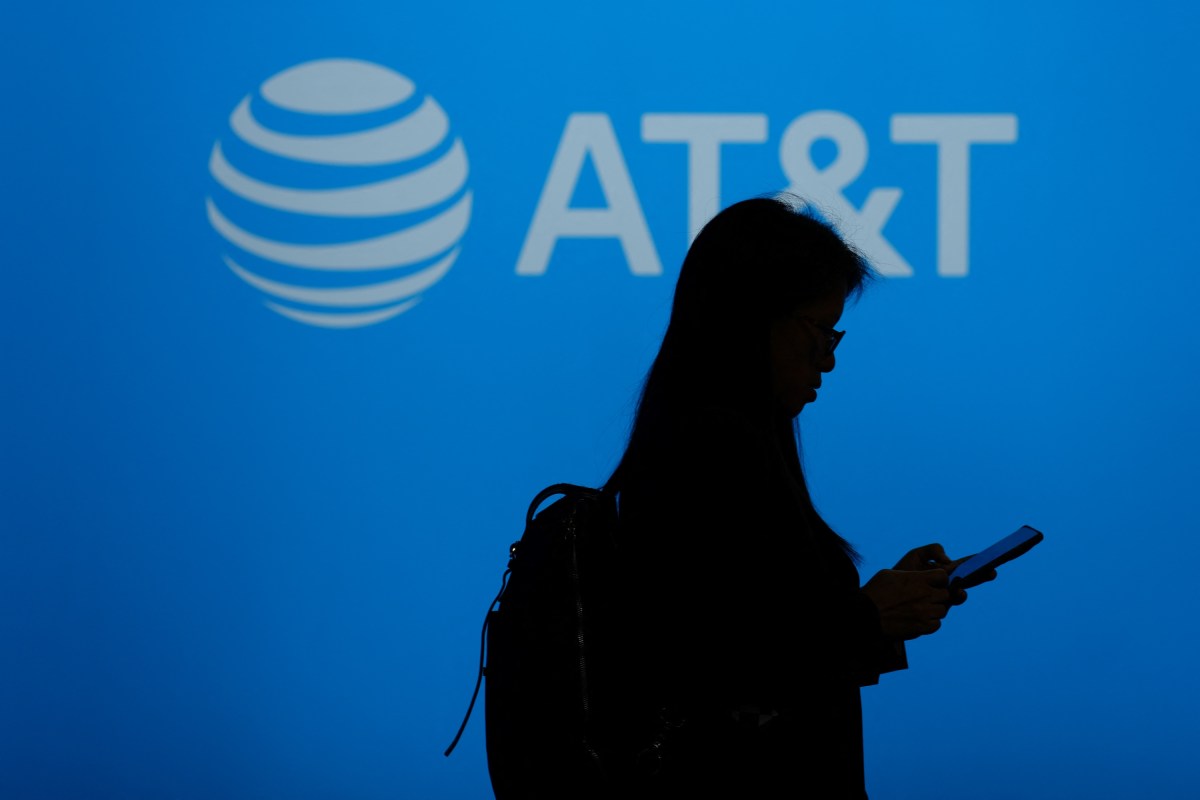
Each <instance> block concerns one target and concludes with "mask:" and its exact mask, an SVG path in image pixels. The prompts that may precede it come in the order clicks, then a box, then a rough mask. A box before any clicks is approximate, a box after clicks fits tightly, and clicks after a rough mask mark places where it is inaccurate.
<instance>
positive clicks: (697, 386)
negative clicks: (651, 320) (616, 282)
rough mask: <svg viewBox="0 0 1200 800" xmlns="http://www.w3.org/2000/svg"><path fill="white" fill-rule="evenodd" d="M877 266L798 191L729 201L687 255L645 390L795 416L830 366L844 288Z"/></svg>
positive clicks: (683, 403)
mask: <svg viewBox="0 0 1200 800" xmlns="http://www.w3.org/2000/svg"><path fill="white" fill-rule="evenodd" d="M872 274H873V273H872V272H871V269H870V267H869V266H868V265H867V263H866V261H865V260H864V259H863V257H862V256H861V255H860V254H859V253H858V252H857V251H856V250H855V249H854V248H853V247H851V246H850V245H848V244H846V243H845V242H844V241H843V240H842V238H841V237H840V236H839V235H838V234H837V232H836V231H834V230H833V228H831V227H830V226H829V225H827V224H826V223H824V222H822V221H821V220H819V219H817V218H815V217H813V216H811V215H810V214H808V213H806V212H805V211H804V210H803V208H802V206H801V205H800V203H799V200H798V199H797V198H792V197H786V196H785V197H781V198H756V199H752V200H745V201H743V202H740V203H737V204H735V205H732V206H730V207H729V208H727V209H725V210H724V211H722V212H721V213H719V214H717V216H715V217H714V218H713V219H712V220H711V221H710V222H709V223H708V224H707V225H706V226H705V227H704V229H703V230H702V231H701V232H700V234H699V235H698V236H697V237H696V240H695V241H694V242H693V243H692V246H691V248H690V249H689V250H688V254H687V257H686V258H685V259H684V262H683V268H682V269H681V271H680V275H679V282H678V284H677V286H676V289H675V302H674V306H673V308H672V311H671V320H670V324H669V325H668V328H667V334H666V336H665V337H664V340H663V346H662V349H661V350H660V352H659V356H658V358H657V359H656V361H655V364H654V367H653V368H652V370H651V374H650V376H649V378H648V379H647V386H646V393H647V395H649V394H650V393H651V391H652V388H653V391H654V393H655V394H657V393H659V392H660V391H661V393H662V394H663V395H664V397H662V398H661V399H662V400H664V401H666V402H667V403H668V404H669V405H672V406H675V410H676V411H681V410H684V409H685V408H686V407H687V406H695V405H696V404H698V403H699V404H703V403H708V404H720V405H733V406H736V407H739V408H741V409H742V410H744V411H748V412H752V413H755V414H757V413H760V412H761V413H772V414H774V413H778V412H780V411H782V412H784V413H785V414H786V415H787V416H788V417H789V418H790V417H792V416H795V414H797V413H799V411H800V408H801V407H802V406H803V404H804V403H806V402H809V401H810V400H811V399H813V397H815V395H812V390H813V389H814V388H815V387H816V386H818V385H819V384H820V380H821V374H822V373H823V372H827V371H829V370H830V369H832V368H833V358H832V350H831V349H830V344H831V342H832V343H833V344H834V345H836V341H834V340H835V339H836V338H838V337H836V336H835V335H834V333H833V332H832V328H833V326H834V325H835V324H836V322H837V319H838V318H839V317H840V316H841V310H842V306H843V304H844V302H845V300H846V298H847V297H851V296H855V295H857V294H858V293H859V292H860V291H861V290H862V288H863V285H864V284H865V283H866V282H867V281H868V280H870V278H871V276H872ZM655 373H660V375H659V376H657V377H659V378H661V379H660V380H656V375H655ZM651 384H661V385H659V386H654V387H652V386H651ZM649 399H650V398H649V397H644V398H643V404H645V402H646V401H647V400H649Z"/></svg>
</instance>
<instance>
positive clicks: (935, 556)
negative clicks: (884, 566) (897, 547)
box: [893, 543, 996, 606]
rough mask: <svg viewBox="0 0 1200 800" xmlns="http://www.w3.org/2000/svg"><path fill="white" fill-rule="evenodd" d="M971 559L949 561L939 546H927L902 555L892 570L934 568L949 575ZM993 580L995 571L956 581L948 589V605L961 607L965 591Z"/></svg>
mask: <svg viewBox="0 0 1200 800" xmlns="http://www.w3.org/2000/svg"><path fill="white" fill-rule="evenodd" d="M972 557H973V556H965V557H963V558H955V559H951V558H950V557H949V556H947V555H946V551H945V550H943V549H942V546H941V545H940V544H936V543H935V544H927V545H925V546H923V547H917V548H915V549H913V550H909V551H908V552H907V553H905V554H904V557H903V558H901V559H900V560H899V561H897V562H896V566H895V567H893V569H900V570H923V569H933V568H935V567H936V568H939V569H944V570H945V571H946V574H947V575H949V574H951V573H952V572H954V570H955V568H957V567H958V565H959V564H961V563H963V562H964V561H966V560H967V559H969V558H972ZM995 579H996V570H994V569H989V570H987V571H986V572H976V573H975V574H974V575H972V576H971V577H970V578H969V579H967V580H960V581H956V582H955V584H954V587H953V588H952V589H950V605H952V606H957V605H962V604H963V603H965V602H966V600H967V592H966V590H967V589H970V588H971V587H972V586H978V585H979V584H981V583H987V582H988V581H993V580H995Z"/></svg>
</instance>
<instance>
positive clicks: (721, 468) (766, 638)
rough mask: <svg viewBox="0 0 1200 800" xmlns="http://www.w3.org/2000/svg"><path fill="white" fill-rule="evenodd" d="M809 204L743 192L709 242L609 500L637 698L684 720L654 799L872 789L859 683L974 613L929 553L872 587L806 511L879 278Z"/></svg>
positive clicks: (703, 243)
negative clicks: (845, 364) (838, 384)
mask: <svg viewBox="0 0 1200 800" xmlns="http://www.w3.org/2000/svg"><path fill="white" fill-rule="evenodd" d="M797 205H798V204H797V203H794V202H793V199H792V198H778V199H753V200H747V201H744V202H741V203H738V204H736V205H734V206H731V207H730V208H727V209H725V210H724V211H722V212H721V213H720V214H718V215H717V216H716V217H715V218H714V219H713V220H712V221H711V222H709V223H708V225H707V226H705V228H704V229H703V230H702V231H701V233H700V234H699V236H697V238H696V240H695V242H694V243H693V244H692V246H691V248H690V250H689V251H688V254H687V257H686V259H685V261H684V263H683V267H682V270H681V272H680V276H679V282H678V285H677V287H676V291H675V300H674V306H673V308H672V311H671V318H670V323H669V326H668V328H667V331H666V334H665V336H664V339H663V342H662V347H661V349H660V351H659V353H658V356H657V357H656V359H655V360H654V363H653V365H652V367H651V369H650V372H649V375H648V376H647V379H646V382H645V386H644V389H643V392H642V396H641V400H640V403H639V405H638V409H637V414H636V417H635V420H634V424H633V429H632V433H631V436H630V440H629V444H628V447H627V449H626V451H625V454H624V456H623V458H622V460H621V462H620V464H619V466H618V467H617V469H616V471H615V472H614V473H613V475H612V477H611V479H610V481H609V483H608V485H607V487H606V488H608V489H610V490H616V491H617V492H618V493H619V495H618V496H619V508H620V525H621V539H622V542H623V547H624V552H625V553H626V557H627V558H628V559H629V564H628V566H629V567H630V568H631V569H632V570H633V578H632V580H631V584H630V589H629V591H630V593H631V596H632V597H633V598H635V603H636V605H637V606H638V607H639V608H640V614H639V619H640V624H638V625H636V626H633V627H631V629H630V634H629V635H630V637H631V638H632V639H633V640H634V642H635V644H636V651H637V652H638V654H639V658H638V664H639V670H640V674H639V676H638V683H639V686H640V689H639V691H641V692H644V697H643V700H644V702H646V703H650V704H652V705H654V706H656V707H660V708H662V709H663V711H664V713H665V715H666V718H668V719H669V720H671V721H672V724H671V725H670V726H668V727H669V731H668V732H669V736H666V737H664V738H663V741H662V742H661V746H660V747H656V748H655V750H656V752H655V753H654V756H655V759H656V764H655V765H654V768H653V769H652V770H649V771H650V772H652V773H653V774H652V775H651V776H650V777H648V778H645V781H644V783H643V784H642V790H643V791H644V793H645V796H647V797H681V798H682V797H689V798H692V797H702V796H703V797H771V796H787V797H800V796H804V797H809V796H812V797H821V798H841V797H855V798H861V797H865V795H866V793H865V788H864V779H863V756H862V714H861V706H860V699H859V687H860V686H863V685H868V684H873V683H876V682H877V681H878V678H879V675H880V674H881V673H884V672H888V671H891V670H894V669H901V668H904V667H905V666H906V661H905V652H904V641H905V640H909V639H913V638H915V637H917V636H921V635H923V634H928V633H932V632H934V631H936V630H937V629H938V627H939V626H940V620H941V619H942V618H943V617H944V616H945V615H946V612H947V609H948V607H949V605H951V604H953V603H956V602H962V600H963V599H965V593H963V592H962V591H961V590H959V589H957V588H956V589H955V590H954V594H953V596H951V594H950V591H949V590H948V588H947V584H946V579H947V571H948V570H949V569H951V568H953V566H954V565H956V564H957V563H959V562H958V561H952V560H951V559H949V558H948V557H947V556H946V554H945V553H944V552H943V550H942V547H941V546H940V545H936V544H933V545H926V546H925V547H921V548H917V549H915V550H913V551H911V552H909V553H908V554H907V555H905V556H904V558H903V559H901V561H900V563H898V564H897V565H896V568H895V569H893V570H884V571H882V572H880V573H879V574H877V575H875V576H874V577H873V578H871V580H870V581H869V582H868V583H867V584H866V585H865V586H862V587H861V588H860V585H859V575H858V571H857V568H856V563H857V562H858V561H859V560H860V559H859V556H858V554H857V553H856V552H855V550H854V548H853V547H852V546H851V545H850V544H849V543H848V542H847V541H846V540H844V539H843V538H841V537H840V536H839V535H838V534H836V533H835V532H834V531H833V530H832V529H831V528H830V527H829V525H827V524H826V523H825V521H824V520H822V518H821V516H820V515H819V514H818V513H817V511H816V510H815V508H814V507H813V502H812V500H811V498H810V496H809V492H808V488H807V485H806V482H805V478H804V470H803V468H802V466H801V459H800V455H799V447H798V443H797V437H798V429H797V428H796V427H795V418H796V416H797V415H798V414H799V413H800V411H801V410H802V409H803V407H804V406H805V405H806V404H807V403H810V402H812V401H814V400H815V399H816V391H817V389H818V388H819V387H820V385H821V381H822V378H823V376H824V375H825V374H827V373H829V372H831V371H832V370H833V368H834V365H835V353H834V350H835V348H836V347H837V345H838V343H839V342H840V341H841V337H842V335H843V334H842V332H840V331H837V330H834V327H835V326H836V324H837V322H838V319H839V318H840V316H841V314H842V310H843V306H844V303H845V301H846V300H847V299H848V298H855V297H857V296H858V294H859V293H860V292H861V291H862V289H863V287H864V285H865V284H866V283H868V282H869V281H870V280H871V279H872V278H873V272H872V271H871V268H870V266H869V265H868V264H867V263H866V262H865V260H864V259H863V258H862V256H861V255H859V254H858V253H857V252H856V251H855V250H854V249H853V248H852V247H851V246H849V245H848V244H846V243H845V242H844V241H843V240H842V239H841V237H840V236H839V235H838V234H837V233H836V232H835V231H834V230H833V229H832V228H831V227H830V226H828V225H827V224H825V223H824V222H822V221H821V220H819V219H817V218H815V217H813V216H810V215H809V214H808V213H806V212H805V211H803V210H800V209H799V208H798V207H797ZM862 496H863V497H864V499H866V498H867V497H868V490H867V489H866V488H865V487H864V488H863V489H862ZM993 575H994V573H993ZM989 577H990V576H984V578H985V579H987V578H989ZM977 582H979V581H976V583H977Z"/></svg>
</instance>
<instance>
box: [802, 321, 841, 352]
mask: <svg viewBox="0 0 1200 800" xmlns="http://www.w3.org/2000/svg"><path fill="white" fill-rule="evenodd" d="M796 319H799V320H803V321H805V322H807V323H808V324H809V325H812V326H813V327H814V328H816V329H817V331H818V332H819V333H820V334H821V336H823V337H824V338H825V352H824V353H823V354H822V356H821V357H822V358H829V357H830V356H831V355H833V351H834V350H837V346H838V342H840V341H842V337H843V336H845V335H846V332H845V331H835V330H834V329H833V328H831V327H829V326H828V325H822V324H821V323H819V322H817V321H816V320H815V319H813V318H812V317H801V316H797V317H796Z"/></svg>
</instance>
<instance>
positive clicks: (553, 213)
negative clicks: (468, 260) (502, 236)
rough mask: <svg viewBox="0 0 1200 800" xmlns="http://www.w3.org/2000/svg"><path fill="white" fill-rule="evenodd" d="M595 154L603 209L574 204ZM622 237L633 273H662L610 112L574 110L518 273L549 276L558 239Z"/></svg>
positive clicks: (593, 162) (594, 163)
mask: <svg viewBox="0 0 1200 800" xmlns="http://www.w3.org/2000/svg"><path fill="white" fill-rule="evenodd" d="M589 156H590V157H591V159H592V165H593V166H594V167H595V169H596V176H597V177H598V178H599V180H600V188H601V191H603V193H604V201H605V203H606V206H605V207H604V208H571V198H572V197H573V196H574V194H575V186H576V184H577V183H578V182H579V175H580V173H581V172H582V170H583V165H584V159H586V158H587V157H589ZM565 237H577V238H598V239H603V238H617V239H619V240H620V242H621V248H622V249H623V250H624V252H625V259H626V261H627V262H628V264H629V271H630V272H632V273H633V274H634V275H661V274H662V264H661V262H660V261H659V259H658V253H657V252H656V251H655V249H654V241H653V240H652V239H651V238H650V229H649V227H647V225H646V217H645V215H644V214H643V213H642V206H641V204H640V203H639V202H638V198H637V193H636V192H635V191H634V189H633V181H632V180H631V179H630V177H629V169H628V167H626V165H625V158H624V156H622V155H621V148H620V146H619V145H618V144H617V136H616V133H615V132H614V131H613V127H612V122H611V120H609V118H608V115H607V114H572V115H571V116H570V117H568V118H567V126H566V128H565V129H564V130H563V135H562V139H561V140H560V141H559V143H558V150H557V152H555V154H554V161H553V162H552V163H551V165H550V174H549V175H548V176H547V178H546V185H545V186H544V187H542V196H541V197H540V198H539V200H538V204H537V209H536V210H535V211H534V214H533V222H532V223H531V224H530V226H529V232H528V233H527V234H526V235H525V244H524V245H523V246H522V247H521V255H520V257H519V258H518V259H517V274H518V275H544V274H545V273H546V266H547V265H548V264H549V263H550V255H551V253H552V252H553V251H554V245H555V244H556V243H557V242H558V240H559V239H561V238H565Z"/></svg>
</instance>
